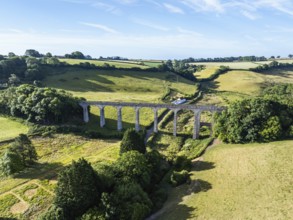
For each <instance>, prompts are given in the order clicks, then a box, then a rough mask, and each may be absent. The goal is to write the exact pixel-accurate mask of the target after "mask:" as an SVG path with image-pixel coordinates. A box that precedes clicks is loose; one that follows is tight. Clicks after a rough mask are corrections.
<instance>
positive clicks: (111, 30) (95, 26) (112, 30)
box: [79, 22, 119, 34]
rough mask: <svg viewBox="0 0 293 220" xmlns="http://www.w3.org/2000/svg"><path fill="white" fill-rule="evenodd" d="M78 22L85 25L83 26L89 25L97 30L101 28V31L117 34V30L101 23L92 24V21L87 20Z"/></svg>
mask: <svg viewBox="0 0 293 220" xmlns="http://www.w3.org/2000/svg"><path fill="white" fill-rule="evenodd" d="M79 23H80V24H82V25H85V26H89V27H94V28H97V29H99V30H102V31H105V32H107V33H111V34H118V33H119V32H118V31H116V30H114V29H112V28H110V27H108V26H106V25H102V24H94V23H87V22H79Z"/></svg>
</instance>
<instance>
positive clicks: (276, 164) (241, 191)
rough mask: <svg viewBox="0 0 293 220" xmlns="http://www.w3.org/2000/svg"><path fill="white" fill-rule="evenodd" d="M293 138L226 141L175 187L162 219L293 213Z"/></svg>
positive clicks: (278, 216)
mask: <svg viewBox="0 0 293 220" xmlns="http://www.w3.org/2000/svg"><path fill="white" fill-rule="evenodd" d="M292 145H293V141H280V142H272V143H267V144H245V145H232V144H230V145H226V144H220V145H218V146H216V147H214V148H213V149H211V150H209V151H208V152H207V153H206V154H205V155H204V161H203V162H197V165H196V167H195V168H194V170H193V171H192V176H191V179H192V181H191V184H190V185H187V184H186V185H183V186H180V187H177V188H175V189H173V190H172V191H171V194H170V195H169V198H168V201H167V202H166V203H165V205H164V207H163V209H162V210H161V211H160V212H161V213H162V214H161V216H160V217H159V218H157V219H160V220H178V219H293V212H292V209H293V191H292V179H293V169H292V158H291V157H292V154H293V148H292Z"/></svg>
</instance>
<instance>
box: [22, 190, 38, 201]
mask: <svg viewBox="0 0 293 220" xmlns="http://www.w3.org/2000/svg"><path fill="white" fill-rule="evenodd" d="M37 190H38V189H29V190H27V191H25V193H24V195H25V196H26V197H28V198H29V199H31V198H33V197H34V195H36V194H37Z"/></svg>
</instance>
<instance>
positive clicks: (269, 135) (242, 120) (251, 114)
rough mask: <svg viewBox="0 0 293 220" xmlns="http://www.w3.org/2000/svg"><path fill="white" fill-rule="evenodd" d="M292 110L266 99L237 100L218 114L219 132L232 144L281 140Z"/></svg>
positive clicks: (222, 137)
mask: <svg viewBox="0 0 293 220" xmlns="http://www.w3.org/2000/svg"><path fill="white" fill-rule="evenodd" d="M292 113H293V112H292V110H290V108H289V107H288V106H286V105H283V104H281V103H279V102H276V101H272V100H268V99H264V98H254V99H245V100H241V101H236V102H234V103H232V104H231V105H230V106H229V107H228V109H226V110H225V111H223V112H222V113H221V114H220V115H218V117H217V122H216V125H215V135H216V136H219V138H220V139H221V140H223V141H225V142H229V143H246V142H256V141H271V140H277V139H280V138H281V137H282V136H285V135H286V134H288V131H289V130H290V126H292V116H293V114H292Z"/></svg>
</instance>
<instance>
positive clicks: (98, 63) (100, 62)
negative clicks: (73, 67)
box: [59, 59, 149, 69]
mask: <svg viewBox="0 0 293 220" xmlns="http://www.w3.org/2000/svg"><path fill="white" fill-rule="evenodd" d="M59 60H60V61H61V62H66V63H68V64H80V63H84V62H89V63H91V64H95V65H96V66H102V65H103V64H105V63H107V64H109V65H114V66H115V67H117V68H132V67H138V68H140V69H148V68H149V66H148V65H139V64H138V62H131V61H117V60H116V61H114V60H113V61H110V60H106V61H104V60H83V59H59Z"/></svg>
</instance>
